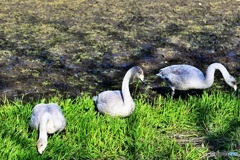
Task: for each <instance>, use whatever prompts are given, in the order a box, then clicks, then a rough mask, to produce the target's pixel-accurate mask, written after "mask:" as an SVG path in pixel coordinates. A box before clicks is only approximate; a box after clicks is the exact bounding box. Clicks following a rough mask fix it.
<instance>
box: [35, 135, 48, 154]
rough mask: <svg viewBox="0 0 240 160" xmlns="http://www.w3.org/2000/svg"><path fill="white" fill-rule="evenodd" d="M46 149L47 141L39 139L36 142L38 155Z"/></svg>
mask: <svg viewBox="0 0 240 160" xmlns="http://www.w3.org/2000/svg"><path fill="white" fill-rule="evenodd" d="M46 147H47V140H44V139H42V138H39V139H38V141H37V150H38V153H39V154H42V153H43V151H44V150H45V148H46Z"/></svg>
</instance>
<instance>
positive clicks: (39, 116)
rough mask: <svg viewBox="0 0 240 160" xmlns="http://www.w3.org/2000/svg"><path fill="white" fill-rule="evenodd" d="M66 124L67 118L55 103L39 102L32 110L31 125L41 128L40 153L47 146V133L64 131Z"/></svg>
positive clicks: (38, 144) (38, 146)
mask: <svg viewBox="0 0 240 160" xmlns="http://www.w3.org/2000/svg"><path fill="white" fill-rule="evenodd" d="M65 126H66V119H65V117H64V115H63V113H62V111H61V109H60V107H59V106H58V105H57V104H55V103H49V104H44V103H41V104H37V105H36V106H35V107H34V108H33V111H32V115H31V119H30V127H31V128H32V129H34V128H36V129H38V130H39V138H38V141H37V149H38V152H39V153H40V154H42V152H43V151H44V149H45V148H46V147H47V134H53V133H55V132H60V131H62V130H63V129H64V128H65Z"/></svg>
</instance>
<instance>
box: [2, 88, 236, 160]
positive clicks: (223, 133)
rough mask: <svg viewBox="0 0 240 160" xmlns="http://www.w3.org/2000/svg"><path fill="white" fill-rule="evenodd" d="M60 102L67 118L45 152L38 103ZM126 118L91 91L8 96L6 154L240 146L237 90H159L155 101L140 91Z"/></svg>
mask: <svg viewBox="0 0 240 160" xmlns="http://www.w3.org/2000/svg"><path fill="white" fill-rule="evenodd" d="M40 102H46V103H47V102H56V103H58V104H59V105H60V106H61V108H62V110H63V113H64V115H65V117H66V119H67V126H66V128H65V130H64V131H63V132H61V133H58V134H54V135H52V136H50V137H49V138H48V141H49V143H48V146H47V148H46V150H45V151H44V153H43V155H39V154H38V153H37V150H36V141H37V138H38V132H37V131H36V130H34V131H31V130H30V129H29V119H30V116H31V112H32V109H33V107H34V105H36V104H37V103H40ZM135 102H136V110H135V111H134V113H133V114H132V115H131V116H130V117H128V118H119V117H110V116H107V115H105V116H104V115H101V114H99V113H97V112H96V111H95V109H94V103H93V101H92V99H91V97H90V96H88V95H86V94H85V95H83V96H82V97H78V98H76V99H63V98H60V96H59V97H55V98H52V99H50V100H46V99H42V100H41V101H38V102H28V103H26V104H23V102H22V101H21V100H15V101H13V102H9V101H8V100H5V101H4V102H3V105H2V106H1V108H0V117H1V120H2V123H1V124H0V128H1V129H0V141H1V143H0V155H1V156H0V157H1V158H2V159H33V157H34V159H193V160H196V159H207V157H206V156H205V155H206V153H207V152H208V151H210V150H215V151H217V150H219V151H223V150H227V151H237V149H238V148H239V143H240V141H239V139H240V138H239V133H240V127H239V123H240V119H239V110H238V109H239V108H238V107H239V100H238V99H237V97H236V96H235V95H233V94H229V93H223V92H213V93H212V94H210V93H207V92H204V93H203V94H202V95H199V96H190V97H189V98H187V99H184V100H183V99H181V98H179V99H173V100H172V99H170V98H169V97H167V98H163V97H161V96H159V97H158V98H156V99H155V101H154V102H153V103H152V102H151V103H150V102H148V99H146V98H145V97H144V95H139V96H137V98H136V100H135Z"/></svg>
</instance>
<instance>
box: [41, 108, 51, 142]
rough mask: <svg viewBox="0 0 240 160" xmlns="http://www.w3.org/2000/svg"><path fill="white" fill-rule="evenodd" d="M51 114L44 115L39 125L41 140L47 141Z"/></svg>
mask: <svg viewBox="0 0 240 160" xmlns="http://www.w3.org/2000/svg"><path fill="white" fill-rule="evenodd" d="M49 118H50V115H49V113H43V115H42V116H41V119H40V120H41V121H40V124H39V138H42V139H45V140H47V123H48V121H49Z"/></svg>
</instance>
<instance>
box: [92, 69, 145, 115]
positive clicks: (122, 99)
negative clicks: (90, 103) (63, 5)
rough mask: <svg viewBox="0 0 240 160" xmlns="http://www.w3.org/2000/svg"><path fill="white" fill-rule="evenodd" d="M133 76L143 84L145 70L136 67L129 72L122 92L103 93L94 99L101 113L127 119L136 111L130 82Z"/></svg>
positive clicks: (123, 83)
mask: <svg viewBox="0 0 240 160" xmlns="http://www.w3.org/2000/svg"><path fill="white" fill-rule="evenodd" d="M132 76H136V77H137V78H139V79H140V80H141V81H142V82H143V80H144V74H143V70H142V69H141V68H140V67H139V66H134V67H132V68H130V69H129V70H128V71H127V73H126V74H125V76H124V78H123V82H122V91H119V90H113V91H103V92H101V93H99V94H98V96H95V97H93V99H94V101H95V102H96V107H97V110H98V111H99V112H100V113H103V114H108V115H111V116H119V117H127V116H129V115H130V114H131V113H132V112H133V111H134V109H135V104H134V102H133V99H132V97H131V94H130V91H129V81H130V79H131V77H132Z"/></svg>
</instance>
